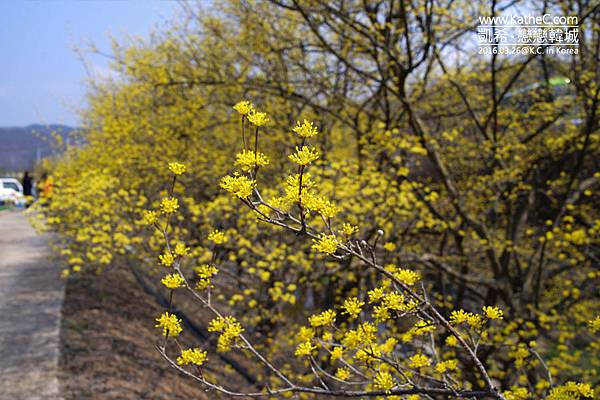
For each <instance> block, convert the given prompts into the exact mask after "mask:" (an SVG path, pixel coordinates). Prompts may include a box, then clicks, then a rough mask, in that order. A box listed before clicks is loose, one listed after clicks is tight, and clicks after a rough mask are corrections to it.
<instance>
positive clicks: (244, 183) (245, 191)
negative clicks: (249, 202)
mask: <svg viewBox="0 0 600 400" xmlns="http://www.w3.org/2000/svg"><path fill="white" fill-rule="evenodd" d="M220 186H221V187H222V188H223V189H225V190H227V191H228V192H229V193H231V194H232V195H234V196H236V197H239V198H240V199H246V198H248V197H249V196H250V195H251V194H252V190H253V189H254V187H255V186H256V181H255V180H253V179H250V178H248V177H247V176H242V175H234V176H231V175H228V176H225V177H223V178H222V179H221V183H220Z"/></svg>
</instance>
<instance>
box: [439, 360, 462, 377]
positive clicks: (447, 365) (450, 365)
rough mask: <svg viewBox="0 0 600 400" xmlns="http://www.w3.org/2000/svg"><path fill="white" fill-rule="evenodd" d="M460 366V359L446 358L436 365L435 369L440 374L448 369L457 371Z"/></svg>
mask: <svg viewBox="0 0 600 400" xmlns="http://www.w3.org/2000/svg"><path fill="white" fill-rule="evenodd" d="M457 367H458V360H446V361H442V362H439V363H437V364H436V365H435V370H436V371H437V372H439V373H440V374H443V373H444V372H447V371H455V370H456V368H457Z"/></svg>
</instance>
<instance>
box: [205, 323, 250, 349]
mask: <svg viewBox="0 0 600 400" xmlns="http://www.w3.org/2000/svg"><path fill="white" fill-rule="evenodd" d="M208 331H209V332H220V333H221V335H220V336H219V339H218V340H217V351H219V352H225V351H228V350H230V349H231V345H232V344H233V342H234V341H235V339H236V338H237V337H238V336H239V335H240V334H241V333H242V332H243V331H244V328H243V327H242V325H241V324H240V323H239V322H238V321H237V320H236V319H235V317H232V316H228V317H225V318H223V317H217V318H215V319H213V320H212V321H211V322H210V323H209V325H208Z"/></svg>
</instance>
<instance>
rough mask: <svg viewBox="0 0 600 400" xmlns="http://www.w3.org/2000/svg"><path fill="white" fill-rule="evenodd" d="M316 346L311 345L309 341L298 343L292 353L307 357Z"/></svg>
mask: <svg viewBox="0 0 600 400" xmlns="http://www.w3.org/2000/svg"><path fill="white" fill-rule="evenodd" d="M315 349H316V347H315V346H313V345H312V344H311V343H310V341H306V342H303V343H300V344H299V345H298V347H296V352H295V353H294V355H295V356H296V357H308V356H310V355H311V353H312V351H313V350H315Z"/></svg>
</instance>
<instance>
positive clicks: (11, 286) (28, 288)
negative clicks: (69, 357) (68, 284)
mask: <svg viewBox="0 0 600 400" xmlns="http://www.w3.org/2000/svg"><path fill="white" fill-rule="evenodd" d="M47 239H48V236H46V235H38V234H36V232H35V231H34V230H33V228H32V227H31V226H30V225H29V222H28V221H27V218H26V217H25V216H23V215H22V214H21V213H20V212H17V211H6V210H5V211H2V212H1V213H0V377H1V379H0V399H2V400H4V399H6V400H9V399H10V400H19V399H27V400H37V399H40V400H41V399H44V400H46V399H59V398H61V397H60V395H59V384H58V379H57V371H58V368H57V366H58V359H59V327H60V310H61V304H62V300H63V287H64V282H62V281H61V280H60V278H59V274H58V271H59V269H58V268H57V267H56V265H55V262H54V261H53V260H52V258H51V257H50V250H49V248H48V245H47V243H46V242H47Z"/></svg>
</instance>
